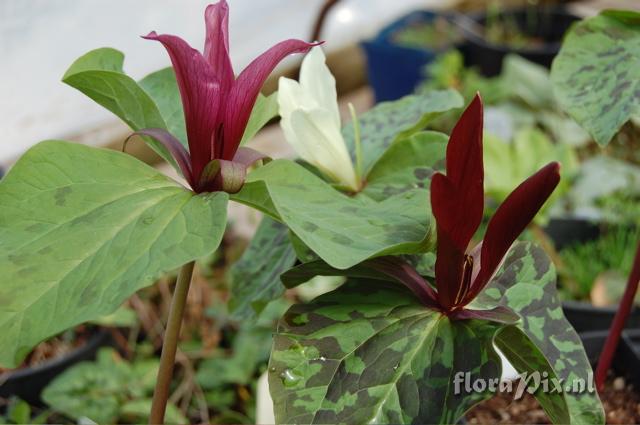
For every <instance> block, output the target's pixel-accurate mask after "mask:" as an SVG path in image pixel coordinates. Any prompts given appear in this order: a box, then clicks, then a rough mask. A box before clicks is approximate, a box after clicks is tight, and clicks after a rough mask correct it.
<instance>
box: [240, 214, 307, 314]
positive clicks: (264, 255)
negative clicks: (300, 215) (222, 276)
mask: <svg viewBox="0 0 640 425" xmlns="http://www.w3.org/2000/svg"><path fill="white" fill-rule="evenodd" d="M295 262H296V253H295V251H294V249H293V246H292V244H291V242H290V239H289V229H288V228H287V226H285V225H284V224H282V223H280V222H277V221H275V220H273V219H272V218H270V217H268V216H267V217H264V218H263V219H262V222H261V223H260V226H258V230H257V231H256V233H255V235H254V236H253V238H251V244H250V245H249V247H248V248H247V250H246V251H245V252H244V253H243V254H242V257H241V258H240V260H238V261H237V262H236V263H234V264H233V266H231V268H230V269H229V277H230V281H231V298H230V300H229V309H230V310H231V311H232V313H233V316H234V317H236V318H240V319H245V318H248V317H252V316H255V314H257V313H260V312H261V311H262V309H263V308H264V307H265V306H266V305H267V304H268V303H269V302H270V301H272V300H274V299H276V298H278V297H280V296H281V295H282V294H283V293H284V287H283V286H282V283H281V282H280V274H281V273H282V272H284V271H286V270H287V269H289V268H291V267H292V266H293V264H294V263H295Z"/></svg>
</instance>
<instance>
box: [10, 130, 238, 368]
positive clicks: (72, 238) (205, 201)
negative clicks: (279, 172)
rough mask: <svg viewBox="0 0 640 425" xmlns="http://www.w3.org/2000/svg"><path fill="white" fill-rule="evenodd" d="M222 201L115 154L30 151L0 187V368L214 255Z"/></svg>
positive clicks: (75, 149) (58, 145)
mask: <svg viewBox="0 0 640 425" xmlns="http://www.w3.org/2000/svg"><path fill="white" fill-rule="evenodd" d="M227 199H228V197H227V195H226V194H224V193H215V194H205V195H198V196H195V195H194V194H193V192H191V191H189V190H186V189H185V188H183V187H181V186H179V185H178V184H177V183H175V182H174V181H173V180H171V179H169V178H167V177H166V176H164V175H162V174H160V173H159V172H157V171H156V170H154V169H153V168H151V167H149V166H147V165H145V164H143V163H141V162H140V161H138V160H136V159H135V158H132V157H131V156H129V155H126V154H123V153H120V152H115V151H108V150H102V149H95V148H90V147H86V146H82V145H78V144H73V143H69V142H61V141H48V142H43V143H40V144H38V145H36V146H35V147H33V148H32V149H30V150H29V151H28V152H27V153H26V154H25V155H24V156H23V157H22V158H21V159H20V160H19V161H18V163H17V164H15V166H14V167H13V168H12V169H11V171H10V172H9V174H8V175H7V176H6V177H5V178H4V179H3V180H2V181H1V182H0V205H2V209H0V270H2V271H3V276H4V279H5V281H4V282H5V283H4V284H3V285H2V286H0V326H1V327H2V329H3V332H1V333H0V346H2V347H3V349H2V350H1V352H0V365H2V366H8V367H12V366H16V365H18V364H19V363H20V361H21V360H22V359H23V358H24V357H25V356H26V355H27V353H28V352H29V351H30V350H31V348H32V347H33V346H34V345H35V344H37V343H38V342H40V341H42V340H43V339H45V338H47V337H50V336H52V335H55V334H57V333H59V332H60V331H62V330H65V329H67V328H69V327H72V326H74V325H76V324H79V323H82V322H85V321H88V320H93V319H96V318H98V317H100V316H102V315H105V314H109V313H111V312H113V311H114V310H116V309H117V308H118V306H120V305H121V304H122V303H123V302H124V300H125V299H126V298H128V297H129V296H130V295H131V294H133V293H134V292H135V291H136V290H138V289H140V288H142V287H145V286H148V285H151V284H152V283H154V281H155V279H157V278H158V277H159V276H160V275H162V274H163V273H165V272H167V271H170V270H173V269H176V268H178V267H180V266H181V265H183V264H184V263H187V262H189V261H192V260H195V259H197V258H199V257H203V256H205V255H208V254H210V253H211V252H213V251H214V250H215V249H216V248H217V246H218V244H219V242H220V240H221V237H222V234H223V232H224V229H225V225H226V205H227Z"/></svg>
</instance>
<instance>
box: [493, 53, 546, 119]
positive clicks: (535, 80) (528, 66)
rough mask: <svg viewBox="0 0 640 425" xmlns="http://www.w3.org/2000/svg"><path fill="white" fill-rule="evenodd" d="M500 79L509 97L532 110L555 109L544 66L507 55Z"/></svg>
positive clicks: (513, 55) (516, 56)
mask: <svg viewBox="0 0 640 425" xmlns="http://www.w3.org/2000/svg"><path fill="white" fill-rule="evenodd" d="M501 78H502V84H504V87H505V89H506V90H508V91H509V94H510V96H512V97H515V98H518V99H520V100H521V101H523V102H524V103H525V104H527V105H528V106H530V107H531V108H533V109H534V110H544V109H554V108H555V105H556V102H555V99H554V97H553V91H552V90H551V79H550V76H549V71H548V70H547V68H545V67H544V66H542V65H538V64H537V63H535V62H531V61H529V60H527V59H525V58H523V57H521V56H518V55H515V54H509V55H507V56H506V57H505V58H504V62H503V65H502V74H501Z"/></svg>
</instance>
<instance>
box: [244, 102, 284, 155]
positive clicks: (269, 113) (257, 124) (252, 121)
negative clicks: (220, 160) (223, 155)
mask: <svg viewBox="0 0 640 425" xmlns="http://www.w3.org/2000/svg"><path fill="white" fill-rule="evenodd" d="M277 116H278V92H274V93H271V94H270V95H269V96H264V95H263V94H262V93H260V94H259V95H258V99H256V103H255V105H254V106H253V110H252V111H251V116H250V117H249V122H248V123H247V126H246V127H245V129H244V134H243V135H242V140H241V141H240V146H242V145H244V144H245V143H247V142H248V141H249V140H251V139H253V136H255V135H256V134H257V133H258V131H260V129H261V128H262V127H264V126H265V125H266V124H267V123H268V122H269V121H271V120H272V119H273V118H275V117H277Z"/></svg>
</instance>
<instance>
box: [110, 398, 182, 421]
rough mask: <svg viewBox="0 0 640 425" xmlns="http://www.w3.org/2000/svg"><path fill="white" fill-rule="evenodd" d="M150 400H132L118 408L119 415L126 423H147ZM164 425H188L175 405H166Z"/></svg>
mask: <svg viewBox="0 0 640 425" xmlns="http://www.w3.org/2000/svg"><path fill="white" fill-rule="evenodd" d="M151 404H152V400H151V399H150V398H147V399H141V400H132V401H128V402H126V403H124V404H123V405H122V407H121V408H120V415H121V416H122V417H124V418H126V419H127V421H128V422H127V423H147V422H148V421H149V412H151ZM164 423H165V424H177V425H179V424H188V423H189V419H187V418H186V417H185V416H184V415H183V414H182V412H181V411H180V409H178V408H177V407H176V406H175V404H173V403H169V404H167V409H166V411H165V415H164Z"/></svg>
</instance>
